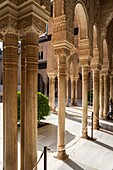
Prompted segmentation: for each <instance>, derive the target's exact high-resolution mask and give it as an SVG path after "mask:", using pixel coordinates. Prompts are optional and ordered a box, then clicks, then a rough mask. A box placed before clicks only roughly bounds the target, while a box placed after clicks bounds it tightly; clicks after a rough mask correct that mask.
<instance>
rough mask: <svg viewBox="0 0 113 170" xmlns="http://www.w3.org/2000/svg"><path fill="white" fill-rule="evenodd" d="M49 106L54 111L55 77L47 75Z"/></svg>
mask: <svg viewBox="0 0 113 170" xmlns="http://www.w3.org/2000/svg"><path fill="white" fill-rule="evenodd" d="M49 106H50V110H51V111H55V75H49Z"/></svg>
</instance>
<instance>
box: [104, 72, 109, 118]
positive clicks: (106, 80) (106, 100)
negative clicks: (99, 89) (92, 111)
mask: <svg viewBox="0 0 113 170" xmlns="http://www.w3.org/2000/svg"><path fill="white" fill-rule="evenodd" d="M108 111H109V76H108V74H105V75H104V113H103V118H105V119H106V116H107V114H108Z"/></svg>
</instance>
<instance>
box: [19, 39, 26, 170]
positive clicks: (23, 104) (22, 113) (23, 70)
mask: <svg viewBox="0 0 113 170" xmlns="http://www.w3.org/2000/svg"><path fill="white" fill-rule="evenodd" d="M25 114H26V65H25V40H24V39H23V40H22V42H21V111H20V119H21V126H20V132H21V142H20V143H21V145H20V147H21V158H20V160H21V170H24V159H25V153H24V150H25V141H24V140H25Z"/></svg>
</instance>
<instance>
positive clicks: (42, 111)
mask: <svg viewBox="0 0 113 170" xmlns="http://www.w3.org/2000/svg"><path fill="white" fill-rule="evenodd" d="M20 95H21V92H18V93H17V102H18V105H17V112H18V121H20ZM37 102H38V108H37V119H38V120H39V121H40V120H43V119H45V118H46V116H48V115H50V107H49V104H48V102H49V101H48V97H46V96H45V95H44V94H42V93H41V92H37Z"/></svg>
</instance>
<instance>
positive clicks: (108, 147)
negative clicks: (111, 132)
mask: <svg viewBox="0 0 113 170" xmlns="http://www.w3.org/2000/svg"><path fill="white" fill-rule="evenodd" d="M94 143H96V144H97V145H100V146H102V147H104V148H106V149H109V150H110V151H113V147H111V146H109V145H106V144H105V143H102V142H100V141H94Z"/></svg>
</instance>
